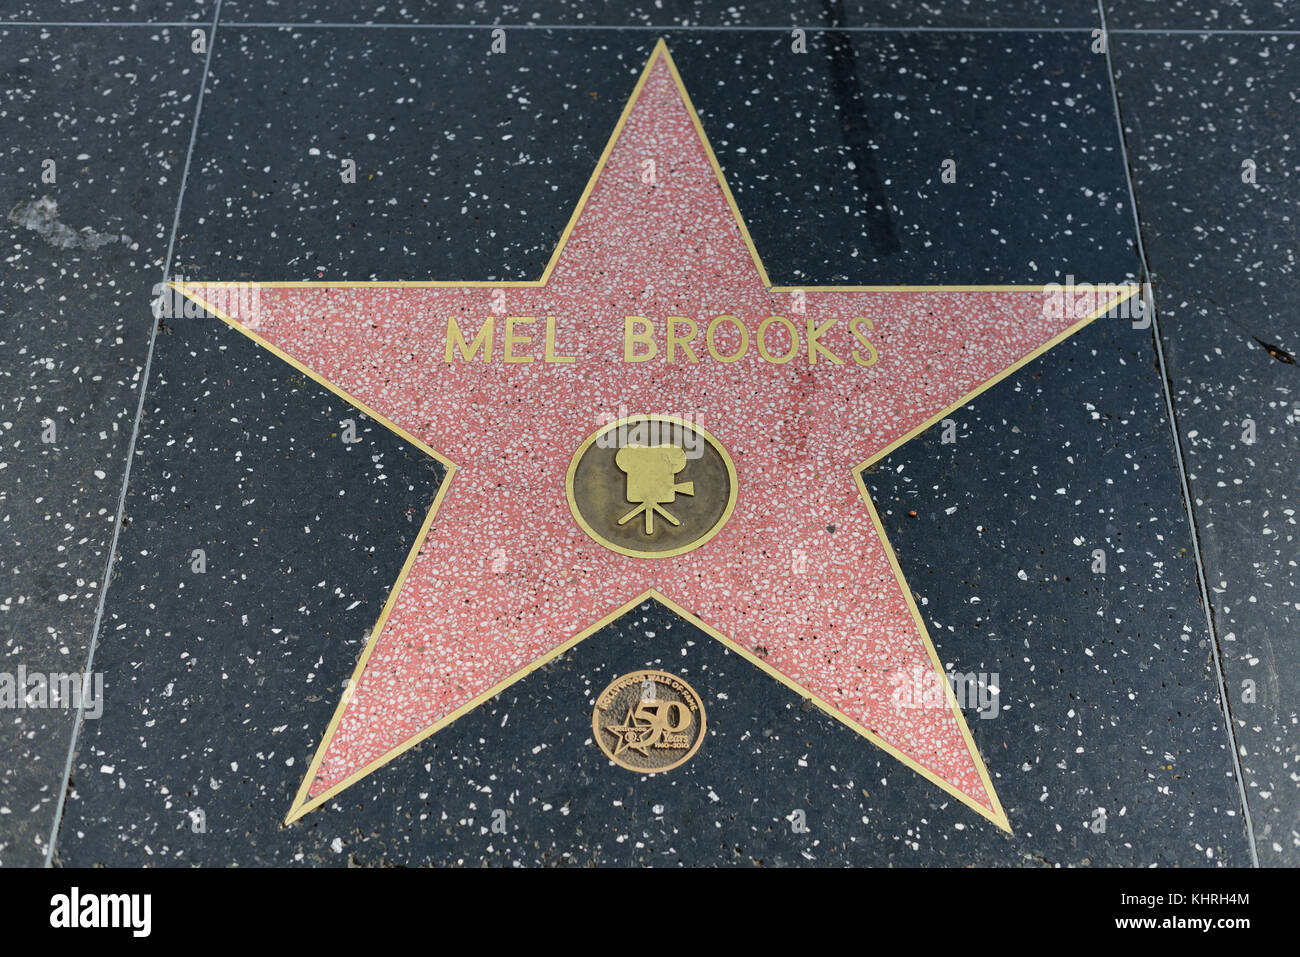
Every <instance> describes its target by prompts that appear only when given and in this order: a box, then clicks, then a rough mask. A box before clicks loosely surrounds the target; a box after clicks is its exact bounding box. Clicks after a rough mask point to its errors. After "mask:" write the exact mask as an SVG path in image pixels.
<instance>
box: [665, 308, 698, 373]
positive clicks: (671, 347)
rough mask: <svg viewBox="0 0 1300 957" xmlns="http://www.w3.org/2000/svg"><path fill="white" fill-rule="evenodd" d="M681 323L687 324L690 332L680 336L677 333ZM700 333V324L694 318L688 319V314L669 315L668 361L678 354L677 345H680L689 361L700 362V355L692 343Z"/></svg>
mask: <svg viewBox="0 0 1300 957" xmlns="http://www.w3.org/2000/svg"><path fill="white" fill-rule="evenodd" d="M679 323H680V324H685V325H686V326H687V328H689V329H690V332H689V333H687V334H686V335H684V336H679V335H678V334H677V326H678V324H679ZM699 334H700V324H699V323H698V322H696V321H695V320H694V319H688V318H687V317H686V316H669V317H668V353H667V354H668V361H669V362H672V361H673V356H674V355H675V354H676V351H677V347H678V346H680V347H681V350H682V352H684V353H686V358H687V359H688V360H689V361H691V362H699V361H700V357H699V356H697V355H696V354H695V350H694V349H692V348H691V343H692V342H694V341H695V337H696V336H698V335H699Z"/></svg>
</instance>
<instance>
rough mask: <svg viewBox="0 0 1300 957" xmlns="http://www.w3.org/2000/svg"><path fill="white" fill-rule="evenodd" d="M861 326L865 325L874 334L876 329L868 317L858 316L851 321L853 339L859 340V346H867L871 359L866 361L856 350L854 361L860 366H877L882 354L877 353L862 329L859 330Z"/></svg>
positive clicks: (854, 351)
mask: <svg viewBox="0 0 1300 957" xmlns="http://www.w3.org/2000/svg"><path fill="white" fill-rule="evenodd" d="M859 324H861V325H865V326H866V327H867V328H868V329H869V330H871V331H873V332H874V331H875V328H876V327H875V326H873V325H872V324H871V320H870V319H868V318H867V317H866V316H857V317H856V318H854V319H850V320H849V328H850V329H852V330H853V338H854V339H857V340H858V344H859V345H862V346H865V347H866V349H867V352H868V354H869V357H868V358H866V359H864V358H863V357H862V355H861V353H859V352H858V350H857V349H854V350H853V361H854V362H856V363H857V364H858V365H860V366H873V365H875V364H876V362H878V361H879V359H880V353H879V352H877V351H876V347H875V346H873V345H872V344H871V343H870V342H868V341H867V337H866V335H865V334H864V333H863V332H862V330H861V329H859V328H858V325H859Z"/></svg>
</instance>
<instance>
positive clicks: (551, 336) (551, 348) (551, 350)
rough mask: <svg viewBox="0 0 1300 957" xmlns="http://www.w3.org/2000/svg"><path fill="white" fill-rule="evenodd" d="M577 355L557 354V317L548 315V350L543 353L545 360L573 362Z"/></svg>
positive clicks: (543, 359)
mask: <svg viewBox="0 0 1300 957" xmlns="http://www.w3.org/2000/svg"><path fill="white" fill-rule="evenodd" d="M575 358H576V356H557V355H556V354H555V317H554V316H547V317H546V351H545V352H544V353H543V354H542V361H543V362H572V361H573V360H574V359H575Z"/></svg>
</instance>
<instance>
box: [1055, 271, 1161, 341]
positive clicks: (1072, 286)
mask: <svg viewBox="0 0 1300 957" xmlns="http://www.w3.org/2000/svg"><path fill="white" fill-rule="evenodd" d="M1152 302H1153V299H1152V297H1151V284H1150V283H1149V282H1146V283H1143V284H1142V285H1141V287H1140V288H1138V285H1137V283H1131V282H1129V283H1090V282H1081V283H1076V282H1075V281H1074V276H1073V275H1067V276H1066V277H1065V283H1064V284H1062V283H1059V282H1050V283H1048V284H1047V285H1045V286H1044V287H1043V316H1044V317H1046V318H1049V319H1067V318H1070V317H1074V318H1076V319H1082V318H1084V317H1085V316H1091V315H1092V314H1093V313H1095V312H1096V311H1097V309H1098V308H1099V307H1100V306H1102V305H1106V304H1109V305H1108V306H1107V308H1106V311H1105V312H1103V313H1101V314H1100V316H1101V317H1105V318H1107V319H1130V320H1132V322H1133V328H1134V329H1146V328H1148V327H1149V326H1150V325H1151V317H1150V316H1151V313H1150V310H1151V303H1152Z"/></svg>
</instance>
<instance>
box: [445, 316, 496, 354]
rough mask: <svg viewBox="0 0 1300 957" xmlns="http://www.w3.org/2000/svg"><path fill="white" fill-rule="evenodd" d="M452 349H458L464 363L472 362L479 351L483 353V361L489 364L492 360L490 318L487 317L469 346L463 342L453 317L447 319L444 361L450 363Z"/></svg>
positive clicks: (463, 339) (463, 338)
mask: <svg viewBox="0 0 1300 957" xmlns="http://www.w3.org/2000/svg"><path fill="white" fill-rule="evenodd" d="M453 347H455V348H459V349H460V357H461V358H462V359H464V360H465V361H466V362H472V361H474V355H475V353H477V352H478V351H479V350H480V349H481V350H482V351H483V361H484V362H489V361H491V359H492V317H491V316H488V317H487V319H486V320H485V321H484V322H483V325H482V326H481V327H480V328H479V331H478V335H476V336H475V337H474V342H473V344H472V345H471V344H470V343H468V342H466V341H465V337H464V336H463V335H462V334H461V331H460V326H459V325H458V324H457V322H456V317H455V316H449V317H448V318H447V351H446V353H445V356H444V358H445V360H446V361H447V362H451V358H452V354H453V353H452V349H453Z"/></svg>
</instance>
